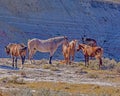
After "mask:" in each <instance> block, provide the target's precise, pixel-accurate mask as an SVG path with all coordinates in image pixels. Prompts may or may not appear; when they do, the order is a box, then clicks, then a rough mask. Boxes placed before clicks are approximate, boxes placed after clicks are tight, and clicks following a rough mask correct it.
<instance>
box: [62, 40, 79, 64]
mask: <svg viewBox="0 0 120 96" xmlns="http://www.w3.org/2000/svg"><path fill="white" fill-rule="evenodd" d="M77 43H78V41H77V40H72V41H71V42H65V43H63V46H62V53H63V56H64V59H65V63H66V64H69V63H70V58H71V57H72V61H74V56H75V50H76V44H77Z"/></svg>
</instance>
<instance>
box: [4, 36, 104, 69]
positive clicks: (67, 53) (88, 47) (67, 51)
mask: <svg viewBox="0 0 120 96" xmlns="http://www.w3.org/2000/svg"><path fill="white" fill-rule="evenodd" d="M82 42H83V43H82V44H79V42H78V40H72V41H71V42H69V41H68V38H67V37H66V36H60V37H54V38H50V39H47V40H41V39H37V38H35V39H31V40H28V44H27V46H26V45H24V44H16V43H10V44H8V45H7V46H5V51H6V53H7V54H8V55H11V57H12V59H13V62H12V66H13V68H14V67H16V68H17V58H18V57H20V58H21V60H22V63H21V68H23V64H24V62H25V57H26V55H27V51H28V59H29V60H30V61H31V63H32V62H33V61H34V60H33V56H34V54H35V53H36V52H37V51H39V52H49V53H50V56H49V64H52V62H51V60H52V57H53V55H54V53H55V52H56V50H57V49H58V47H59V46H60V45H62V53H63V56H64V62H65V63H66V64H70V63H71V57H72V61H74V56H75V53H76V51H79V50H82V53H83V55H84V58H85V66H88V65H89V57H95V58H96V59H99V68H100V66H101V65H102V55H103V48H101V47H99V46H97V42H96V41H95V40H94V39H90V38H82Z"/></svg>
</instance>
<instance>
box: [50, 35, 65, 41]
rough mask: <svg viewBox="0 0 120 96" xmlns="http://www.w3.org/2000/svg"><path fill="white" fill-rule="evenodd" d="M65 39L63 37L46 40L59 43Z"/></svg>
mask: <svg viewBox="0 0 120 96" xmlns="http://www.w3.org/2000/svg"><path fill="white" fill-rule="evenodd" d="M64 38H65V37H64V36H60V37H54V38H50V39H48V40H49V41H51V40H52V41H55V42H60V41H62V40H63V39H64Z"/></svg>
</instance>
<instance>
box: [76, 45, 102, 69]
mask: <svg viewBox="0 0 120 96" xmlns="http://www.w3.org/2000/svg"><path fill="white" fill-rule="evenodd" d="M79 50H82V52H83V55H84V58H85V66H86V65H89V57H95V58H96V59H99V69H100V66H101V65H102V55H103V48H101V47H98V46H95V47H92V46H89V45H86V44H79V46H78V48H77V51H79Z"/></svg>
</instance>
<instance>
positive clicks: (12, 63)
mask: <svg viewBox="0 0 120 96" xmlns="http://www.w3.org/2000/svg"><path fill="white" fill-rule="evenodd" d="M12 59H13V62H12V66H13V68H14V61H15V58H14V57H12Z"/></svg>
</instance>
